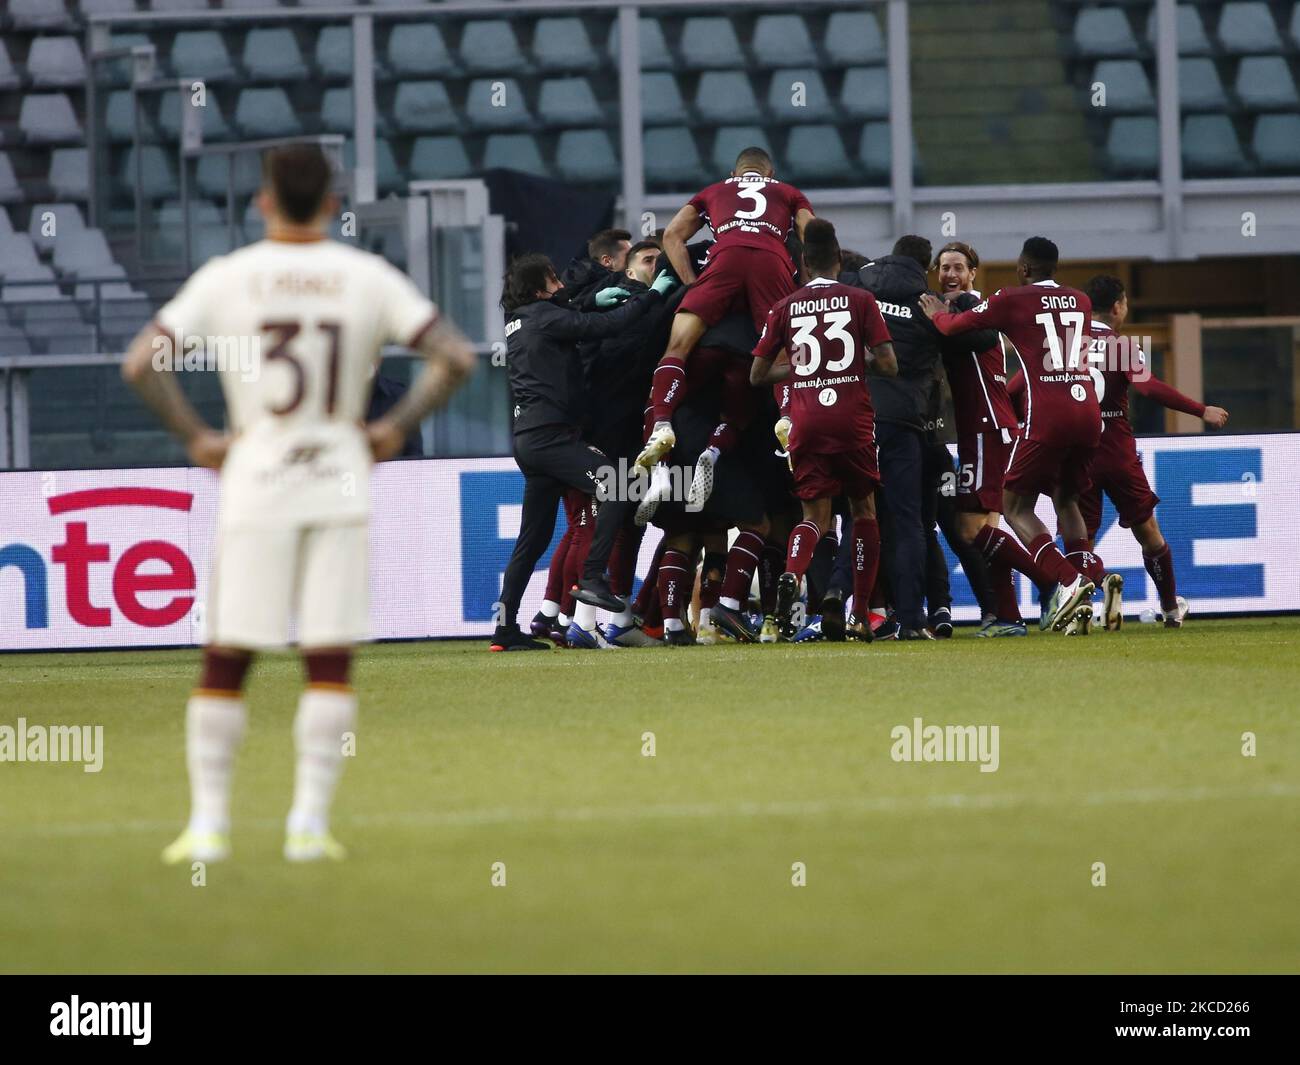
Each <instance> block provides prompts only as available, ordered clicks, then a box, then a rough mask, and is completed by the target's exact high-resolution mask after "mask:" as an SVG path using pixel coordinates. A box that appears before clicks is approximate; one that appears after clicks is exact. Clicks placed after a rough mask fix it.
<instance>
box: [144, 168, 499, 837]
mask: <svg viewBox="0 0 1300 1065" xmlns="http://www.w3.org/2000/svg"><path fill="white" fill-rule="evenodd" d="M331 179H332V175H331V170H330V166H329V162H328V160H327V159H326V158H325V155H324V153H323V152H322V151H321V150H320V148H319V147H318V146H316V145H313V144H294V145H290V146H286V147H283V148H278V149H275V150H273V151H271V152H269V153H267V156H266V158H265V161H264V178H263V188H262V190H261V192H260V194H259V197H258V205H259V208H260V209H261V212H262V215H263V217H264V219H265V220H266V234H267V236H266V239H265V240H262V241H259V242H258V243H256V244H252V245H250V246H248V247H246V248H242V249H240V250H239V251H236V252H233V253H232V254H230V255H226V256H221V257H219V258H215V259H212V260H210V261H209V262H208V263H207V264H206V265H205V266H203V267H202V268H201V269H199V270H198V271H197V272H196V273H195V274H194V276H193V277H191V278H190V280H189V281H188V282H186V284H185V285H184V287H183V288H182V289H181V290H180V292H179V293H177V295H176V296H175V297H174V298H173V299H172V300H171V301H170V302H169V303H168V304H167V305H166V306H164V307H163V308H162V309H161V310H160V311H159V312H158V316H157V319H156V320H155V322H154V323H153V324H152V325H150V326H148V327H146V328H145V330H144V331H143V332H141V334H140V335H139V336H138V337H137V338H136V339H135V341H134V342H133V343H132V345H131V348H130V350H129V351H128V352H127V357H126V360H125V362H124V364H123V375H124V376H125V377H126V378H127V380H128V381H130V382H131V383H132V384H133V385H134V386H135V387H136V389H137V390H138V391H139V392H140V393H141V395H142V396H143V397H144V399H145V401H146V402H147V403H148V404H149V405H150V406H151V407H152V408H153V409H154V411H155V412H156V413H157V414H158V415H159V417H160V418H161V419H162V420H163V422H164V423H165V424H166V425H167V427H168V428H169V429H171V430H172V431H173V432H175V433H176V435H177V436H179V437H180V438H181V439H182V440H183V441H184V442H185V444H186V446H187V449H188V451H189V454H190V458H191V460H192V461H193V462H194V463H195V465H199V466H210V467H215V468H219V469H220V470H221V499H220V504H219V509H218V517H217V544H216V550H215V552H214V556H213V566H212V574H211V578H210V581H209V586H208V601H207V607H208V609H207V637H208V642H207V646H206V647H205V648H204V657H203V674H202V679H201V680H200V682H199V687H198V688H197V689H196V690H195V691H194V693H193V694H192V695H191V697H190V700H189V704H188V706H187V709H186V737H185V750H186V762H187V764H188V767H189V774H190V792H191V808H190V820H189V823H188V826H187V828H186V830H185V832H184V833H182V835H181V836H180V838H179V839H177V840H176V841H175V843H173V844H172V845H171V846H170V847H168V848H167V850H165V851H164V852H163V858H164V860H165V861H167V862H171V863H175V862H189V861H196V860H200V861H213V860H216V859H219V858H223V857H225V856H226V855H227V853H228V851H229V841H228V832H229V821H230V780H231V771H232V767H233V762H234V758H235V754H236V751H237V749H238V747H239V743H240V740H241V738H242V736H243V733H244V728H245V721H246V716H247V715H246V710H245V707H244V702H243V697H242V690H243V683H244V678H245V676H246V674H247V671H248V668H249V666H250V664H251V661H252V655H253V652H254V651H257V650H261V649H264V648H271V647H278V646H283V645H284V644H285V643H287V642H288V639H289V636H290V623H291V621H296V627H297V639H298V644H299V646H300V648H301V650H302V656H303V658H304V660H305V665H306V671H307V677H308V683H307V688H306V690H305V691H304V692H303V694H302V697H301V699H300V700H299V703H298V714H297V717H296V719H295V721H294V740H295V746H296V749H297V766H296V772H295V778H294V792H293V804H292V807H291V809H290V812H289V817H288V823H287V826H286V842H285V850H284V853H285V857H286V858H288V859H290V860H291V861H310V860H316V859H319V858H326V857H328V858H339V857H342V848H341V847H339V845H338V844H337V843H336V842H335V841H334V839H333V837H332V836H330V834H329V824H328V818H329V807H330V803H331V800H332V798H333V793H334V789H335V785H336V783H337V781H338V777H339V773H340V770H341V768H342V760H343V754H344V750H345V734H350V733H352V732H353V731H354V730H355V727H356V709H357V700H356V696H355V695H354V694H353V692H352V689H351V687H350V686H349V683H348V674H349V668H350V664H351V653H352V645H353V643H355V642H356V641H358V640H361V639H364V638H365V637H366V635H367V631H368V623H367V617H368V610H367V603H366V600H367V574H368V567H367V555H368V552H367V538H368V536H367V533H368V517H369V496H370V492H369V480H370V467H371V464H372V462H373V460H374V459H375V458H381V459H382V458H390V457H392V456H393V455H396V454H397V453H398V452H399V451H400V450H401V447H402V442H403V441H404V440H405V438H406V436H407V434H408V433H409V432H411V431H412V430H413V429H414V428H415V427H416V426H418V425H419V422H420V420H421V419H422V418H423V417H424V415H425V414H427V413H428V412H429V411H430V410H431V409H432V408H433V407H434V406H435V405H436V404H437V403H439V402H440V401H441V400H442V399H443V398H445V397H446V396H447V395H448V394H449V393H450V391H451V389H452V388H453V387H454V386H455V385H456V383H458V382H459V380H460V379H461V378H463V377H464V376H465V375H466V374H467V373H468V372H469V371H470V369H471V368H472V367H473V361H474V352H473V349H472V348H471V347H470V346H469V344H468V343H467V342H466V341H465V339H464V338H463V337H462V336H461V334H460V333H459V332H458V331H457V330H456V329H455V328H454V327H453V326H452V325H451V324H450V323H448V322H446V321H445V320H444V319H441V318H440V317H439V315H438V311H437V308H436V307H434V305H433V304H432V303H430V302H429V300H428V298H427V297H425V296H424V295H423V294H421V293H420V291H419V290H418V289H417V288H416V287H415V285H414V284H413V283H412V282H411V281H410V279H408V278H407V277H406V276H405V275H403V274H402V273H401V272H400V271H399V270H397V269H395V268H394V267H392V266H390V265H389V264H388V263H386V262H384V261H383V260H382V259H380V258H378V257H377V256H373V255H369V254H367V253H365V252H362V251H359V250H357V249H355V248H350V247H347V246H346V245H343V244H338V243H335V242H333V241H331V240H329V239H327V237H326V227H327V225H328V223H329V219H330V217H331V216H332V215H333V214H334V213H335V211H336V209H337V206H338V204H337V201H336V199H335V197H334V196H333V195H331V193H330V183H331ZM191 342H193V343H194V344H196V345H203V346H206V347H207V348H208V349H209V352H210V351H211V347H212V346H213V345H214V344H221V345H222V347H221V348H220V349H219V350H218V352H217V355H218V365H217V369H218V372H219V373H220V379H221V385H222V390H223V392H224V394H225V399H226V406H227V410H228V422H229V427H230V434H229V435H227V434H224V433H219V432H216V431H215V430H213V429H211V428H209V427H208V426H206V425H205V424H204V423H203V421H202V419H201V418H200V417H199V415H198V413H197V412H196V411H195V410H194V408H193V407H192V406H191V405H190V404H189V402H188V401H187V400H186V398H185V396H184V394H183V393H182V392H181V390H180V388H179V386H178V385H177V383H176V380H175V378H174V376H173V375H172V374H171V373H170V372H168V371H170V370H171V368H172V367H171V365H168V363H169V362H170V361H171V360H170V359H169V358H168V357H169V356H171V355H173V353H176V354H179V353H180V352H181V351H191V350H193V349H192V346H191ZM388 344H401V345H405V346H406V347H409V348H411V349H413V350H416V351H418V352H420V353H421V354H423V355H424V356H425V358H426V364H425V368H424V371H423V373H422V374H421V375H420V377H419V378H418V379H417V380H416V382H415V383H414V384H413V385H412V387H411V389H410V390H409V391H408V392H407V393H406V394H405V395H404V396H403V397H402V399H401V400H399V401H398V403H397V404H396V406H394V407H393V408H392V409H391V410H390V411H389V412H388V414H386V415H385V416H384V417H383V418H382V419H380V420H379V421H377V422H373V423H371V424H370V425H368V426H365V425H363V424H362V421H363V419H364V417H365V413H366V408H367V404H368V399H369V393H370V384H371V377H372V375H373V372H374V370H375V367H376V365H377V363H378V359H379V353H380V350H381V349H382V348H383V347H384V346H385V345H388ZM241 345H242V346H243V349H244V350H247V351H248V353H249V354H251V355H252V356H254V358H252V359H250V360H243V359H239V360H234V362H233V363H232V362H231V361H229V360H227V361H226V362H225V363H224V364H223V363H222V361H221V359H220V356H221V353H222V351H225V352H226V353H227V354H228V353H229V351H230V350H232V348H233V349H236V350H237V349H240V346H241ZM160 356H161V358H160Z"/></svg>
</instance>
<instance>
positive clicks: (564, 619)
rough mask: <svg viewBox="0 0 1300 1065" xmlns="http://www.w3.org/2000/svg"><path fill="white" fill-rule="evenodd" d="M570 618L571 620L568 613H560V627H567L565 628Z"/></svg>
mask: <svg viewBox="0 0 1300 1065" xmlns="http://www.w3.org/2000/svg"><path fill="white" fill-rule="evenodd" d="M570 620H571V619H570V618H569V615H568V614H561V615H560V627H561V628H564V629H567V628H568V627H569V621H570Z"/></svg>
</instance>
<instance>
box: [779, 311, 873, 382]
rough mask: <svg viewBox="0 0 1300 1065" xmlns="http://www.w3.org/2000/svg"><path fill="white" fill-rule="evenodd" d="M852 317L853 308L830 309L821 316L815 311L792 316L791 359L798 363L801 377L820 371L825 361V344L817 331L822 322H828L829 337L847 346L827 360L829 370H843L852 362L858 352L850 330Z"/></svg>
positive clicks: (826, 330) (824, 324)
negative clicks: (823, 347) (823, 353)
mask: <svg viewBox="0 0 1300 1065" xmlns="http://www.w3.org/2000/svg"><path fill="white" fill-rule="evenodd" d="M852 318H853V312H852V311H827V312H826V313H825V314H823V315H822V316H821V318H820V319H819V318H818V317H817V315H815V314H806V315H801V316H800V317H798V318H791V319H790V324H791V325H792V326H794V342H793V345H792V348H793V350H792V351H791V352H790V363H791V365H792V366H793V367H794V372H795V373H796V374H798V375H799V376H800V377H807V376H809V375H810V374H814V373H816V372H817V368H818V367H819V366H820V365H821V361H822V344H821V341H820V340H819V339H818V338H817V334H816V333H814V332H813V330H814V329H816V328H817V326H818V325H823V326H824V329H823V333H824V335H825V337H826V339H827V340H838V341H839V342H840V344H841V346H842V347H843V349H844V354H842V355H841V356H840V357H839V358H838V359H832V360H831V361H830V362H828V363H827V364H826V372H827V373H839V372H840V371H841V370H843V369H844V368H845V367H846V366H848V365H849V363H851V362H852V361H853V356H854V354H855V353H856V352H857V344H856V343H855V342H854V340H853V334H852V333H850V332H848V330H847V326H848V324H849V322H850V321H851V320H852Z"/></svg>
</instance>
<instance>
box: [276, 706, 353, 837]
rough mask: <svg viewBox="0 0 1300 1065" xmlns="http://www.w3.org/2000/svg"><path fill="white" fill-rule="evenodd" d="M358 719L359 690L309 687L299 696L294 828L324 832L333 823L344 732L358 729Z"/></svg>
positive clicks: (295, 732)
mask: <svg viewBox="0 0 1300 1065" xmlns="http://www.w3.org/2000/svg"><path fill="white" fill-rule="evenodd" d="M356 722H357V697H356V693H355V692H352V691H340V690H337V689H334V688H308V689H307V690H306V691H304V692H303V693H302V695H301V696H300V697H299V699H298V716H297V717H295V718H294V721H293V740H294V748H295V750H296V751H297V753H298V760H297V768H296V770H295V772H294V779H293V807H292V808H291V809H290V811H289V824H288V830H289V831H290V832H324V831H326V829H327V828H328V827H329V810H330V801H331V800H332V799H333V798H334V788H335V786H336V785H337V784H338V780H339V774H340V773H342V771H343V742H344V740H343V734H344V733H345V732H353V731H355V729H356Z"/></svg>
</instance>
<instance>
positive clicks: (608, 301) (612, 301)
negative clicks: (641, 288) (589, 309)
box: [596, 287, 632, 311]
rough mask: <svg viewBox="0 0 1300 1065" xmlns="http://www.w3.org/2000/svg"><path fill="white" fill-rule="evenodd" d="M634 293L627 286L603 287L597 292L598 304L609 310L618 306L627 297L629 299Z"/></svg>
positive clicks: (603, 309) (601, 307)
mask: <svg viewBox="0 0 1300 1065" xmlns="http://www.w3.org/2000/svg"><path fill="white" fill-rule="evenodd" d="M631 295H632V293H630V292H629V291H628V290H627V289H625V288H617V287H614V288H602V289H601V290H600V291H599V292H597V293H596V306H597V307H599V308H600V309H601V310H602V311H605V310H609V308H610V307H617V306H618V305H619V304H620V303H622V302H623V301H624V300H625V299H629V298H630V297H631Z"/></svg>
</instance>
